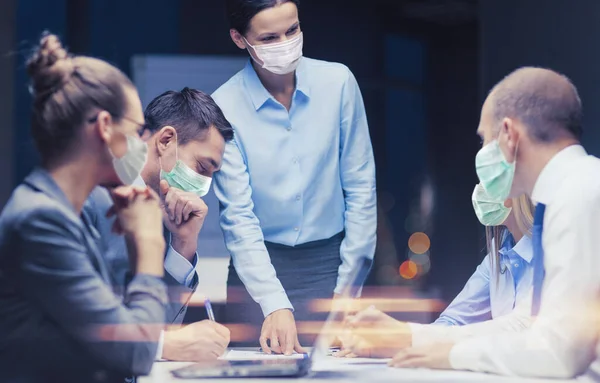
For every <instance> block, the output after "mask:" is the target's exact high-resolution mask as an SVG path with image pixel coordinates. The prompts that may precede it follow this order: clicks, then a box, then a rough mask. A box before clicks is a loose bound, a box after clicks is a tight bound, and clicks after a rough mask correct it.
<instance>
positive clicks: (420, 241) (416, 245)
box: [408, 232, 431, 254]
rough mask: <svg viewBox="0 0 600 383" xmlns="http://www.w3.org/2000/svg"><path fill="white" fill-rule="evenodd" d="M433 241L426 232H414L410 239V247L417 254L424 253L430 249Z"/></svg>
mask: <svg viewBox="0 0 600 383" xmlns="http://www.w3.org/2000/svg"><path fill="white" fill-rule="evenodd" d="M430 246H431V241H430V240H429V237H428V236H427V234H425V233H421V232H417V233H413V235H411V236H410V238H409V239H408V248H409V249H410V251H412V252H413V253H415V254H423V253H425V252H427V251H429V247H430Z"/></svg>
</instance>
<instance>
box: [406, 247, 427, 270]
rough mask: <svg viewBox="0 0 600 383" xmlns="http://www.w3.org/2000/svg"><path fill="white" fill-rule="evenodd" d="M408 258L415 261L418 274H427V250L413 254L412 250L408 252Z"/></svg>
mask: <svg viewBox="0 0 600 383" xmlns="http://www.w3.org/2000/svg"><path fill="white" fill-rule="evenodd" d="M408 259H409V260H411V261H413V262H414V263H416V265H417V267H418V274H419V275H423V274H427V273H428V272H429V270H430V269H431V259H430V258H429V253H428V252H425V253H423V254H415V253H413V252H409V253H408Z"/></svg>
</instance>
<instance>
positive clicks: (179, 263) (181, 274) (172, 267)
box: [165, 245, 198, 286]
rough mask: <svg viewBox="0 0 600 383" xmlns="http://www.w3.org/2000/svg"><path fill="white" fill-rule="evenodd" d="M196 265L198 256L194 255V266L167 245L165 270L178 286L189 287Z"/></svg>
mask: <svg viewBox="0 0 600 383" xmlns="http://www.w3.org/2000/svg"><path fill="white" fill-rule="evenodd" d="M197 264H198V254H197V253H196V254H194V264H191V263H190V261H188V260H187V259H186V258H185V257H184V256H183V255H181V254H179V253H178V252H177V251H175V249H174V248H173V246H171V245H169V250H167V256H166V257H165V270H166V271H167V273H169V274H170V275H171V276H172V277H173V278H174V279H175V280H176V281H177V282H178V283H179V284H181V285H185V286H190V285H191V284H192V281H193V280H194V274H195V273H196V265H197Z"/></svg>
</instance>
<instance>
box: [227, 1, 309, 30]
mask: <svg viewBox="0 0 600 383" xmlns="http://www.w3.org/2000/svg"><path fill="white" fill-rule="evenodd" d="M287 2H292V3H294V4H296V7H298V8H299V7H300V0H227V2H226V9H227V20H229V25H230V27H231V28H233V29H235V30H236V31H238V32H240V33H241V34H242V36H245V35H246V32H248V29H249V28H250V21H251V20H252V18H253V17H254V16H256V14H257V13H259V12H261V11H264V10H265V9H268V8H273V7H274V6H276V5H278V4H283V3H287Z"/></svg>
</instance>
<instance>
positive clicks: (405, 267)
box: [400, 261, 419, 279]
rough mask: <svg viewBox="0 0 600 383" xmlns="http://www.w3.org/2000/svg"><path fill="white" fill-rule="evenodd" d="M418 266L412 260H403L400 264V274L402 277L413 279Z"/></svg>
mask: <svg viewBox="0 0 600 383" xmlns="http://www.w3.org/2000/svg"><path fill="white" fill-rule="evenodd" d="M418 271H419V268H418V266H417V264H416V263H414V262H413V261H404V262H402V264H401V265H400V276H401V277H402V278H404V279H413V278H414V277H416V276H417V273H418Z"/></svg>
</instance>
